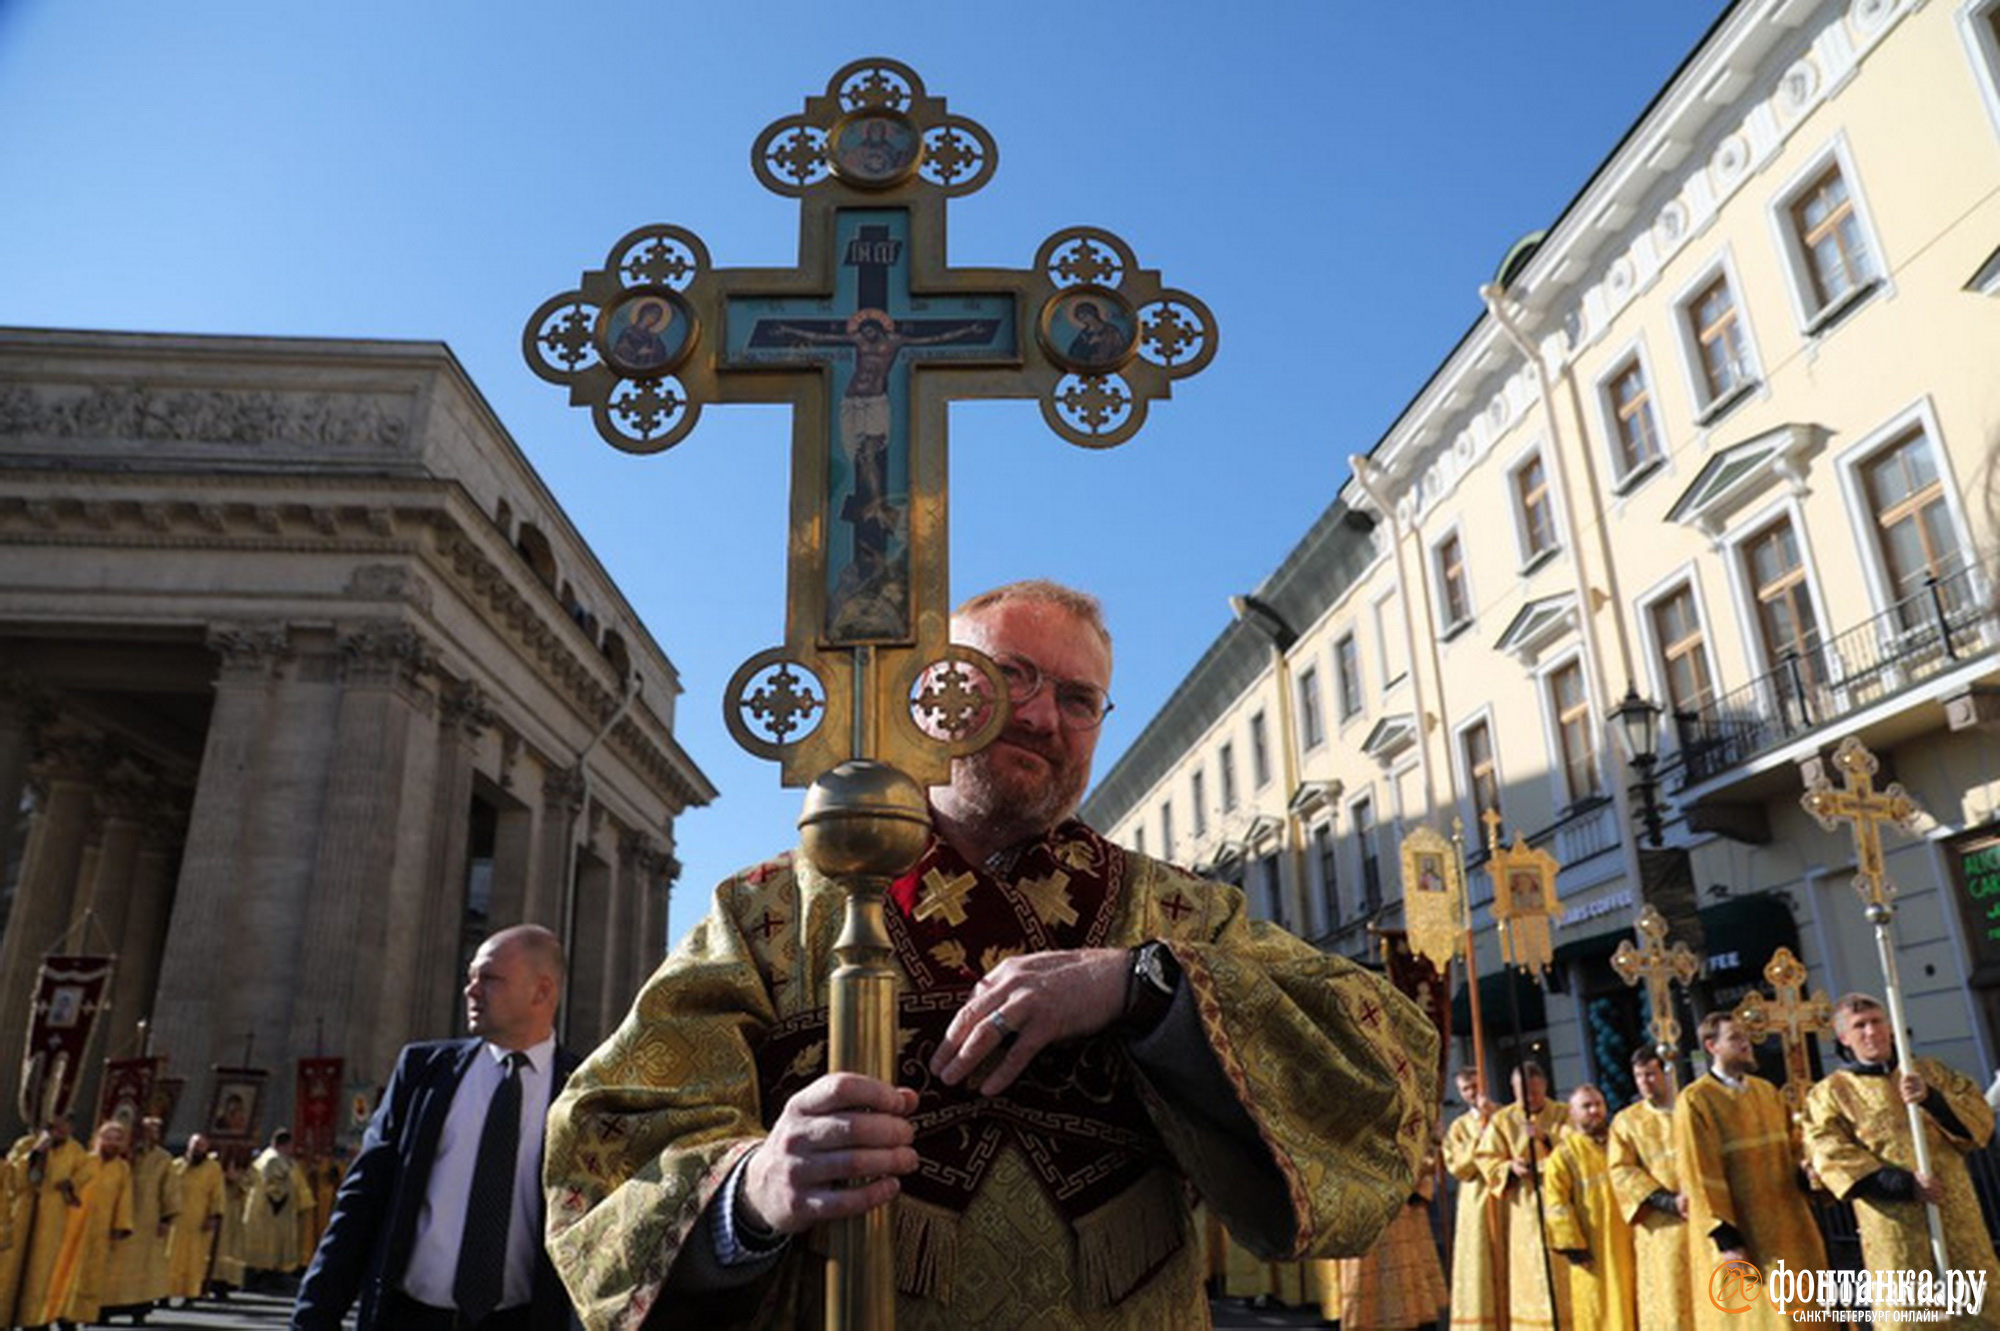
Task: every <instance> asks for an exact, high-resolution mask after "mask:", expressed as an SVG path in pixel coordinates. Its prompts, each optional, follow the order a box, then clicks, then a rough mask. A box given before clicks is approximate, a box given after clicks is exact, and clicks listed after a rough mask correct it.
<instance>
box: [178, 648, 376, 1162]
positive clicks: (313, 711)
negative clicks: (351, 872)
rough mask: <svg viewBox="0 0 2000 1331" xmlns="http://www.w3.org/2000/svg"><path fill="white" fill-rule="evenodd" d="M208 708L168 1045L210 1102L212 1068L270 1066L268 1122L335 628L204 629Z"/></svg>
mask: <svg viewBox="0 0 2000 1331" xmlns="http://www.w3.org/2000/svg"><path fill="white" fill-rule="evenodd" d="M209 640H210V644H211V646H212V647H213V648H214V649H215V650H216V651H217V653H218V655H219V656H220V657H221V670H220V673H219V675H218V678H217V683H216V697H215V707H214V710H213V713H212V715H211V718H210V721H209V734H208V742H207V747H206V750H205V751H204V753H203V756H202V767H201V776H200V784H199V785H198V786H197V788H196V791H195V801H194V811H193V815H192V817H191V818H190V820H189V826H188V847H187V854H186V855H185V857H184V858H183V861H182V865H181V875H180V884H179V887H178V888H177V890H176V893H175V902H174V912H173V919H172V922H171V924H170V925H169V927H168V931H167V948H166V955H165V957H164V958H163V960H162V963H161V974H160V989H159V1005H158V1021H157V1023H156V1030H157V1031H158V1034H159V1037H160V1042H161V1045H162V1047H163V1048H168V1049H171V1050H173V1051H174V1057H175V1061H176V1065H177V1066H179V1067H181V1068H184V1069H185V1070H186V1072H187V1074H188V1078H189V1086H188V1093H187V1095H186V1096H184V1101H183V1102H184V1103H187V1104H191V1105H202V1104H205V1103H207V1100H206V1095H207V1090H208V1087H207V1085H206V1082H207V1070H208V1068H209V1066H210V1065H211V1064H216V1063H233V1062H235V1061H236V1060H237V1059H239V1058H241V1057H242V1048H243V1046H242V1040H243V1037H244V1035H245V1034H246V1033H248V1034H252V1035H254V1036H255V1053H254V1055H253V1057H254V1058H255V1060H256V1062H257V1063H258V1064H259V1065H260V1066H265V1067H269V1068H271V1069H272V1070H273V1072H274V1074H275V1075H274V1076H273V1079H272V1091H273V1095H272V1098H271V1102H270V1104H269V1105H268V1106H267V1108H266V1110H265V1111H264V1116H265V1122H266V1123H270V1122H275V1121H282V1116H283V1115H284V1114H286V1113H288V1112H289V1109H290V1095H291V1084H290V1080H289V1078H288V1076H286V1075H285V1073H286V1071H287V1065H288V1063H289V1060H290V1057H291V1055H292V1054H293V1053H295V1052H296V1051H295V1050H293V1049H292V1048H291V1047H290V1044H289V1036H290V1034H291V1015H292V1004H293V998H294V993H295V989H296V985H297V982H298V967H299V960H300V956H301V952H302V949H303V945H304V941H305V940H304V927H305V915H306V903H307V897H308V894H309V891H310V888H311V883H312V870H313V864H314V860H315V856H316V845H317V839H318V838H317V836H316V833H317V830H318V827H319V823H320V817H321V811H322V808H323V804H324V800H325V794H326V784H327V777H328V770H327V769H328V754H329V750H330V748H331V745H332V741H333V732H334V722H335V717H336V713H337V709H338V702H339V686H338V683H337V662H336V659H335V656H334V652H333V646H334V644H333V641H332V638H331V635H330V634H325V633H317V632H305V631H301V630H298V629H295V628H294V629H290V630H288V629H286V628H285V627H284V626H280V625H270V624H266V625H258V626H254V627H247V628H245V627H227V628H222V629H218V630H217V631H215V632H213V633H211V634H210V639H209Z"/></svg>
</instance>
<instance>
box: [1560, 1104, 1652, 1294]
mask: <svg viewBox="0 0 2000 1331" xmlns="http://www.w3.org/2000/svg"><path fill="white" fill-rule="evenodd" d="M1610 1136H1611V1112H1610V1108H1609V1106H1607V1105H1606V1104H1605V1103H1604V1092H1602V1091H1600V1090H1598V1089H1597V1088H1596V1087H1595V1086H1588V1085H1585V1086H1579V1087H1577V1088H1576V1089H1575V1090H1573V1091H1571V1092H1570V1093H1569V1131H1568V1132H1566V1133H1564V1134H1563V1139H1562V1142H1561V1143H1560V1144H1559V1145H1558V1146H1557V1147H1556V1149H1555V1154H1554V1155H1552V1156H1550V1157H1549V1247H1550V1248H1552V1249H1553V1250H1554V1251H1555V1252H1556V1253H1557V1255H1558V1256H1559V1257H1560V1258H1561V1259H1562V1260H1561V1262H1560V1263H1559V1264H1558V1265H1559V1267H1560V1269H1559V1270H1558V1272H1557V1275H1558V1277H1564V1276H1566V1277H1567V1278H1568V1280H1569V1308H1570V1316H1571V1317H1573V1318H1574V1319H1575V1321H1574V1323H1573V1325H1575V1326H1579V1327H1591V1328H1593V1329H1594V1331H1633V1328H1635V1327H1636V1326H1637V1325H1638V1308H1637V1306H1636V1302H1635V1287H1634V1282H1633V1279H1632V1265H1633V1262H1632V1227H1631V1226H1630V1225H1628V1224H1627V1223H1625V1216H1624V1213H1623V1212H1622V1211H1621V1210H1620V1209H1619V1206H1618V1198H1617V1196H1616V1194H1614V1193H1613V1192H1612V1190H1611V1166H1610V1163H1609V1161H1608V1160H1607V1159H1606V1156H1605V1146H1606V1144H1607V1142H1608V1141H1609V1139H1610Z"/></svg>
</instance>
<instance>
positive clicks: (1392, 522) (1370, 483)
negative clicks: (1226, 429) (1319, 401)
mask: <svg viewBox="0 0 2000 1331" xmlns="http://www.w3.org/2000/svg"><path fill="white" fill-rule="evenodd" d="M1347 469H1348V470H1349V471H1350V472H1352V473H1353V474H1354V483H1355V484H1356V485H1358V486H1360V487H1361V493H1363V494H1365V495H1367V496H1368V502H1369V503H1371V504H1373V505H1375V511H1376V512H1378V513H1380V514H1381V515H1382V521H1383V522H1384V523H1386V524H1387V525H1388V528H1389V549H1390V551H1391V553H1392V554H1393V555H1394V556H1395V561H1396V599H1397V600H1398V601H1400V602H1401V603H1402V606H1403V659H1404V660H1405V661H1408V662H1409V666H1410V706H1411V707H1412V708H1414V709H1415V711H1416V714H1417V767H1418V769H1419V770H1420V771H1421V772H1422V773H1423V781H1424V807H1425V808H1426V809H1435V808H1437V807H1438V798H1437V782H1436V780H1435V779H1433V777H1432V775H1431V740H1430V728H1429V727H1428V726H1426V725H1425V724H1424V715H1425V714H1424V674H1423V671H1421V670H1419V669H1418V668H1417V628H1416V619H1415V614H1416V610H1417V607H1416V602H1414V601H1412V600H1411V599H1410V579H1409V576H1408V575H1407V573H1406V572H1405V570H1404V567H1403V524H1402V522H1401V521H1400V520H1399V519H1398V518H1397V517H1396V510H1395V509H1394V508H1393V507H1391V506H1390V504H1389V502H1388V500H1387V499H1386V498H1385V497H1384V496H1383V494H1382V491H1381V490H1379V489H1378V488H1376V477H1375V476H1373V475H1371V474H1370V473H1372V472H1374V471H1375V464H1374V463H1372V462H1370V461H1369V460H1368V459H1367V458H1364V457H1361V456H1360V455H1358V454H1357V455H1355V456H1352V457H1350V458H1348V459H1347ZM1423 607H1424V608H1423V615H1424V623H1426V624H1434V623H1436V622H1437V621H1436V620H1435V619H1433V618H1432V617H1431V599H1430V586H1429V583H1428V582H1426V583H1425V586H1424V596H1423ZM1431 672H1432V673H1433V674H1434V675H1436V676H1437V678H1438V680H1439V685H1438V688H1439V692H1440V695H1442V692H1443V688H1444V685H1443V679H1444V675H1443V673H1442V671H1441V670H1440V669H1439V666H1438V656H1437V635H1436V634H1435V633H1433V634H1432V635H1431ZM1442 706H1443V700H1442V696H1440V700H1439V707H1440V708H1442ZM1440 718H1442V712H1440ZM1456 803H1457V797H1456V795H1454V796H1453V804H1454V805H1455V804H1456Z"/></svg>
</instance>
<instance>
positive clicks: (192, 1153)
mask: <svg viewBox="0 0 2000 1331" xmlns="http://www.w3.org/2000/svg"><path fill="white" fill-rule="evenodd" d="M174 1173H175V1174H176V1175H178V1176H179V1179H180V1189H181V1206H180V1213H179V1214H177V1215H176V1216H175V1217H174V1230H173V1237H172V1240H171V1242H170V1246H169V1249H168V1254H167V1297H168V1298H172V1299H180V1300H181V1301H183V1302H184V1303H185V1302H186V1301H188V1300H191V1299H198V1298H200V1297H202V1296H203V1295H204V1294H206V1293H207V1292H208V1289H207V1285H208V1266H209V1262H210V1260H211V1259H212V1258H213V1256H214V1254H215V1240H216V1236H217V1235H219V1234H220V1233H221V1232H222V1210H223V1192H224V1189H223V1181H222V1165H221V1162H219V1161H218V1160H216V1158H215V1157H214V1156H212V1155H210V1154H209V1153H208V1138H207V1137H205V1136H203V1135H202V1134H201V1133H199V1132H197V1133H195V1134H194V1135H193V1136H192V1137H189V1138H188V1144H187V1152H186V1154H184V1155H182V1156H181V1158H180V1159H178V1160H176V1161H174Z"/></svg>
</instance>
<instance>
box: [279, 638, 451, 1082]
mask: <svg viewBox="0 0 2000 1331" xmlns="http://www.w3.org/2000/svg"><path fill="white" fill-rule="evenodd" d="M339 651H340V670H341V682H340V701H339V705H338V713H337V716H336V718H335V721H334V733H333V741H332V748H331V751H330V752H329V754H328V763H329V770H328V772H327V785H326V800H325V804H324V806H323V809H322V812H321V815H320V822H319V827H318V830H317V841H318V851H317V854H316V857H315V859H314V863H313V869H312V890H311V892H310V893H309V894H308V896H307V900H306V918H305V939H304V942H305V946H304V949H303V951H302V952H301V954H300V957H299V968H298V985H297V997H296V1000H295V1002H294V1004H293V1008H292V1023H291V1047H292V1049H293V1050H295V1051H300V1052H311V1051H313V1050H314V1048H315V1045H316V1044H317V1043H318V1042H319V1041H320V1040H321V1039H322V1038H324V1040H325V1048H324V1052H325V1053H327V1054H336V1055H339V1056H341V1057H344V1058H346V1059H348V1060H349V1061H350V1062H351V1063H353V1064H355V1065H356V1070H357V1071H359V1072H361V1073H362V1075H364V1076H367V1077H370V1078H373V1079H377V1080H380V1079H382V1078H386V1077H387V1075H388V1072H389V1069H388V1067H387V1066H381V1067H376V1066H373V1058H372V1055H373V1050H372V1045H373V1041H372V1040H371V1039H369V1038H367V1033H368V1032H370V1031H372V1030H373V1029H374V1027H375V1025H376V1023H377V1021H378V1019H379V1017H380V1015H381V1014H380V1013H379V1012H378V1010H377V1003H378V1001H379V999H380V996H381V985H380V984H379V983H378V982H377V980H376V976H377V971H378V968H379V967H380V966H381V964H382V941H383V940H382V931H383V926H384V923H385V922H386V920H387V919H388V916H389V905H390V899H391V896H392V894H393V893H394V892H395V891H396V889H397V887H398V886H399V884H400V881H401V879H400V878H399V875H398V873H397V863H396V861H397V856H398V849H399V847H400V846H401V845H403V844H404V838H403V836H402V832H403V830H404V826H405V818H404V811H405V810H406V809H408V808H411V807H413V806H416V805H417V804H418V803H419V800H420V792H419V789H418V788H417V787H415V786H413V785H412V784H411V783H410V782H409V780H408V775H409V771H410V766H411V763H410V748H411V736H412V731H413V730H421V729H428V728H429V725H430V716H431V710H432V708H431V703H432V700H431V697H430V694H429V693H428V692H427V691H426V688H425V680H426V678H427V677H428V676H429V675H430V674H431V673H432V671H433V670H434V669H435V656H434V653H433V652H432V651H431V649H430V647H429V645H428V644H427V643H425V642H424V640H423V638H422V637H421V636H420V635H419V634H418V633H417V631H416V630H415V629H414V628H412V627H411V626H409V625H407V624H404V623H401V622H399V621H396V620H370V621H367V622H364V623H360V624H356V625H352V626H349V627H348V628H347V629H346V630H345V631H344V632H343V633H342V634H341V636H340V640H339ZM406 876H410V877H414V875H406ZM398 1020H400V1014H399V1015H398ZM364 1050H365V1052H364ZM364 1063H365V1064H366V1066H362V1064H364Z"/></svg>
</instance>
